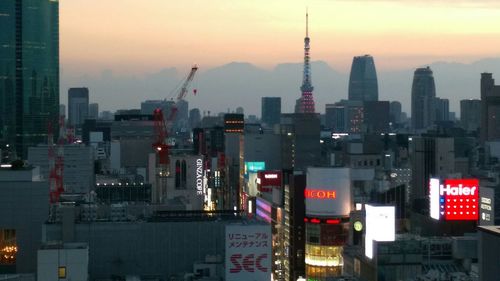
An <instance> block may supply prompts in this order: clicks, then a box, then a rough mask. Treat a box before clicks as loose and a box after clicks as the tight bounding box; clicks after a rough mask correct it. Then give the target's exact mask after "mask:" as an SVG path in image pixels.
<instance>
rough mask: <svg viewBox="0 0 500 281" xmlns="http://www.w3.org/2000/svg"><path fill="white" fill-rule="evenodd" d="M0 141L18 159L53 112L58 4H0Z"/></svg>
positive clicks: (54, 117) (47, 0)
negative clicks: (14, 152) (12, 150)
mask: <svg viewBox="0 0 500 281" xmlns="http://www.w3.org/2000/svg"><path fill="white" fill-rule="evenodd" d="M0 27H1V32H0V117H1V118H0V139H1V141H2V142H4V143H6V144H10V145H12V144H13V145H14V148H15V150H16V152H17V155H18V156H19V157H24V156H26V151H27V147H28V146H31V145H35V144H38V143H40V142H46V141H47V128H48V124H49V122H50V123H52V127H53V131H54V133H55V134H57V132H58V130H57V127H58V113H59V3H58V1H57V0H8V1H0Z"/></svg>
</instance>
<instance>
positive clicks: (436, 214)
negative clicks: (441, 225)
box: [429, 179, 479, 221]
mask: <svg viewBox="0 0 500 281" xmlns="http://www.w3.org/2000/svg"><path fill="white" fill-rule="evenodd" d="M429 200H430V213H431V217H432V218H434V219H436V220H441V219H444V220H447V221H452V220H478V218H479V210H478V206H479V180H477V179H445V180H442V181H440V180H439V179H431V180H430V182H429Z"/></svg>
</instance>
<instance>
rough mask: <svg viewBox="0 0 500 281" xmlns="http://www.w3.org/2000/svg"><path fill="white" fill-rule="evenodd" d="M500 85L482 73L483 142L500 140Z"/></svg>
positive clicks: (491, 77) (487, 74) (490, 76)
mask: <svg viewBox="0 0 500 281" xmlns="http://www.w3.org/2000/svg"><path fill="white" fill-rule="evenodd" d="M499 120H500V85H495V80H494V79H493V74H491V73H481V129H480V130H481V141H483V142H484V141H491V140H500V121H499Z"/></svg>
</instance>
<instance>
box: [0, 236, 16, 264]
mask: <svg viewBox="0 0 500 281" xmlns="http://www.w3.org/2000/svg"><path fill="white" fill-rule="evenodd" d="M16 256H17V242H16V230H15V229H0V266H15V264H16Z"/></svg>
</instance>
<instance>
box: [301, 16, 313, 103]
mask: <svg viewBox="0 0 500 281" xmlns="http://www.w3.org/2000/svg"><path fill="white" fill-rule="evenodd" d="M309 42H310V39H309V13H308V12H306V37H305V38H304V77H303V79H302V86H301V87H300V91H301V92H302V97H301V98H300V106H299V113H314V112H315V110H314V99H313V94H312V92H313V90H314V87H313V86H312V83H311V65H310V58H309V49H310V47H309Z"/></svg>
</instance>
